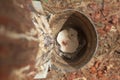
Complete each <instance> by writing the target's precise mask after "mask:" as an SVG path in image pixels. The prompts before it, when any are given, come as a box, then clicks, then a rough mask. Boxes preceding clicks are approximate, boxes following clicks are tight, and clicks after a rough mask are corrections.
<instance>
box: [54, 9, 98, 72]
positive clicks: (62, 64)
mask: <svg viewBox="0 0 120 80" xmlns="http://www.w3.org/2000/svg"><path fill="white" fill-rule="evenodd" d="M65 13H66V14H65ZM62 15H63V16H65V15H67V16H68V15H69V17H67V18H66V20H64V19H65V18H61V17H59V16H58V17H56V18H54V20H53V22H52V23H53V25H56V26H53V27H57V25H59V24H60V22H59V21H57V22H55V23H54V21H56V20H62V19H63V21H65V22H64V24H63V25H62V28H61V29H60V31H59V32H61V31H63V30H64V29H68V28H72V29H74V30H76V31H77V35H78V42H79V46H78V47H77V50H76V51H75V52H74V51H73V52H74V54H75V56H74V57H72V58H71V56H70V58H68V57H66V55H67V54H69V53H68V52H67V53H66V52H65V53H66V54H65V55H59V54H62V53H63V52H64V51H60V50H59V48H60V47H59V45H58V44H57V42H56V46H57V48H56V49H55V50H56V51H55V52H54V53H53V56H52V63H53V64H52V67H53V69H57V70H62V71H64V72H70V71H74V70H77V69H79V68H80V67H82V66H84V65H85V64H86V63H87V62H89V61H90V59H91V58H92V56H93V55H94V53H95V51H96V48H97V44H98V43H97V40H98V39H97V33H96V30H95V26H94V24H93V23H92V21H91V20H90V19H89V18H88V17H87V16H85V15H84V14H83V13H81V12H79V11H74V10H69V11H66V12H64V14H61V15H60V16H62ZM58 27H59V26H58ZM56 29H57V28H56ZM59 32H58V33H57V34H56V37H57V36H59ZM57 41H58V40H57ZM58 42H59V41H58ZM70 47H71V46H70ZM71 52H72V51H71Z"/></svg>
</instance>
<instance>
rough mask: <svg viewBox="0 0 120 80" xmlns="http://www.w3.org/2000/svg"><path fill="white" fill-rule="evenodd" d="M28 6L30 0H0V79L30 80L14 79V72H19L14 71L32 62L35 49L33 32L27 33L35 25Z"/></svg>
mask: <svg viewBox="0 0 120 80" xmlns="http://www.w3.org/2000/svg"><path fill="white" fill-rule="evenodd" d="M30 5H31V0H0V79H1V80H32V79H25V78H23V77H22V78H21V79H18V78H17V76H16V75H17V73H20V72H18V71H17V72H15V70H17V69H21V70H22V68H23V67H25V66H27V65H30V66H31V65H33V64H35V57H36V55H37V52H38V41H36V40H35V39H34V38H37V34H34V35H32V34H31V31H32V30H34V29H35V27H34V24H33V22H32V18H31V15H30V13H31V8H30ZM26 68H27V67H26ZM12 73H15V74H13V75H12ZM25 73H26V72H25Z"/></svg>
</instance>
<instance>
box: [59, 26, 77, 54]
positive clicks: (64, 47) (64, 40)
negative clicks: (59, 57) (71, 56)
mask: <svg viewBox="0 0 120 80" xmlns="http://www.w3.org/2000/svg"><path fill="white" fill-rule="evenodd" d="M57 42H58V43H59V45H60V50H61V51H63V52H67V53H73V52H75V51H76V49H77V48H78V46H79V41H78V33H77V31H76V30H74V29H72V28H69V29H64V30H62V31H60V32H59V33H58V36H57Z"/></svg>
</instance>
